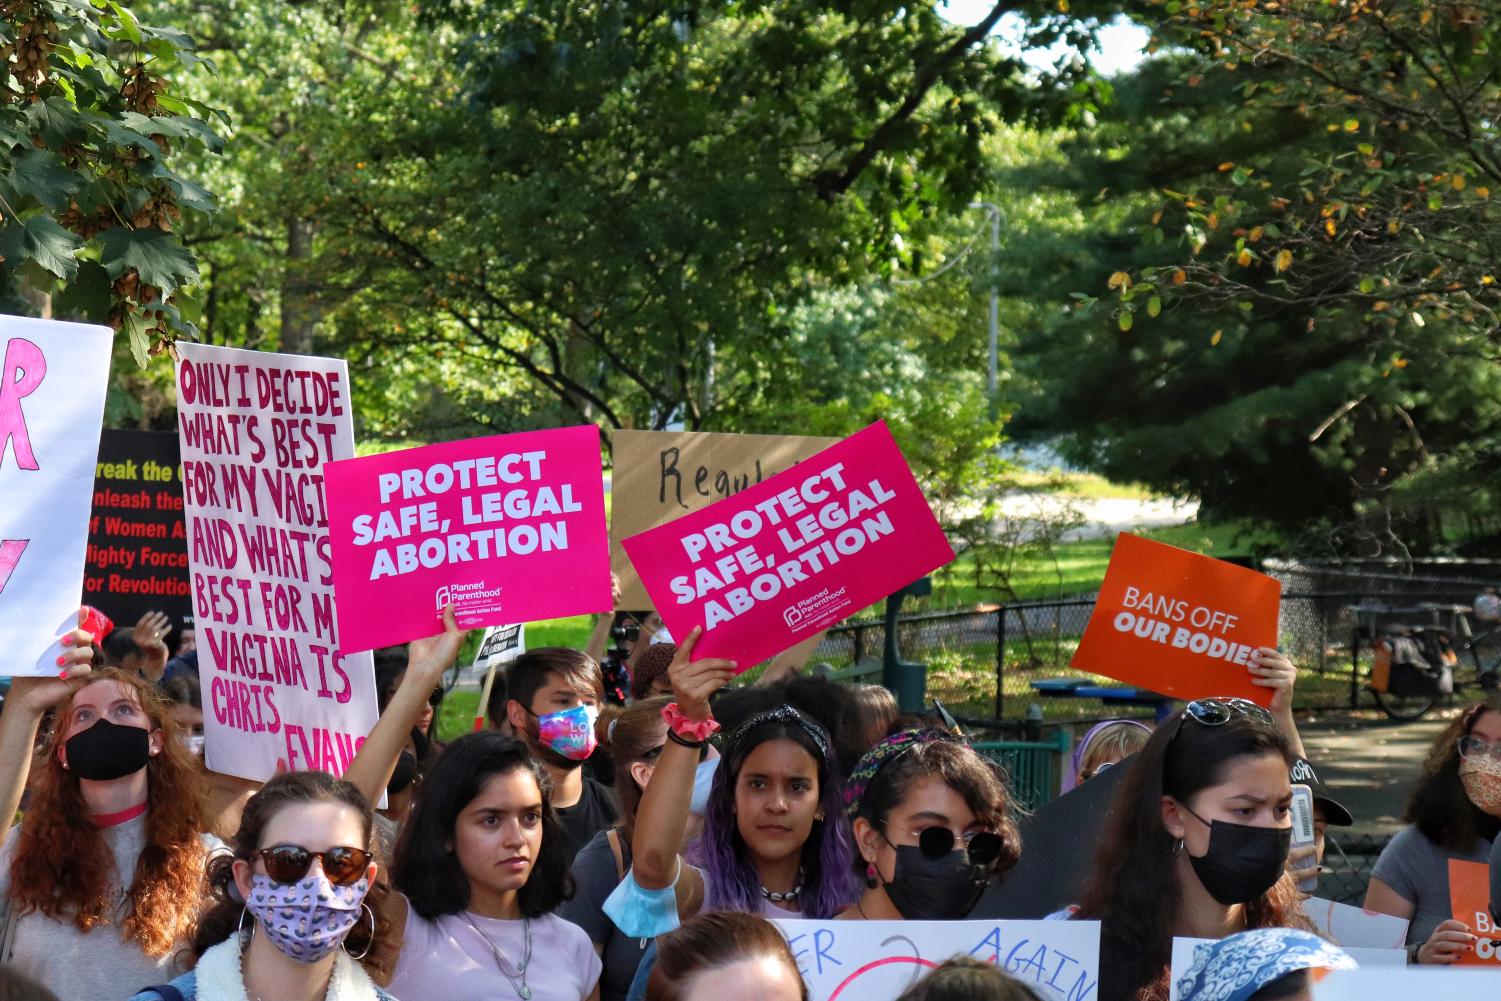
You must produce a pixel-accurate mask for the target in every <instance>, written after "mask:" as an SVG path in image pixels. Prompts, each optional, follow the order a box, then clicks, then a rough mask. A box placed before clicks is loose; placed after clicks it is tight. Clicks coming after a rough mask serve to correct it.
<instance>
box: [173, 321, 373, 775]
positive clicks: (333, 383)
mask: <svg viewBox="0 0 1501 1001" xmlns="http://www.w3.org/2000/svg"><path fill="white" fill-rule="evenodd" d="M177 354H178V358H179V361H178V365H177V416H178V428H179V431H180V433H181V436H182V472H183V499H184V500H185V501H186V514H187V522H188V566H189V568H190V573H191V581H192V588H193V615H194V620H195V626H196V628H197V637H198V676H199V680H200V683H201V684H202V687H203V727H204V736H205V737H206V738H207V741H206V746H205V754H206V756H207V757H206V760H207V763H208V767H209V768H211V769H213V770H214V771H217V772H224V773H227V774H229V775H238V776H240V777H242V778H247V779H257V780H265V779H269V778H271V776H272V775H274V774H275V772H276V767H277V763H278V762H282V763H284V764H285V765H286V767H287V768H289V769H291V770H293V771H298V770H303V769H307V770H321V771H326V772H331V773H333V774H334V775H341V774H343V772H344V769H345V768H347V767H348V766H349V762H350V761H352V760H353V759H354V755H355V751H356V750H358V749H359V746H360V745H361V744H363V743H364V742H365V735H366V734H368V733H369V732H370V728H371V727H373V726H374V725H375V721H376V719H377V718H378V715H379V714H378V713H377V711H376V701H375V671H374V668H373V667H372V664H371V658H370V655H369V654H352V655H351V654H346V653H345V652H344V650H343V648H342V647H341V646H340V643H339V634H338V624H337V622H338V620H337V616H336V614H335V612H334V591H333V576H332V569H331V567H330V566H329V559H330V557H329V540H328V514H327V508H326V506H325V500H324V490H323V470H324V466H325V464H326V463H328V462H331V461H333V460H334V459H342V458H348V457H349V456H352V455H353V454H354V425H353V422H352V420H351V417H350V409H349V396H348V389H349V379H348V372H347V370H346V368H345V365H344V362H343V361H338V360H334V359H331V358H309V357H304V356H300V355H279V354H263V353H261V352H258V351H241V350H238V349H234V348H216V347H208V346H205V345H201V344H189V343H183V342H179V343H178V345H177Z"/></svg>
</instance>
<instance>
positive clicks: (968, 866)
mask: <svg viewBox="0 0 1501 1001" xmlns="http://www.w3.org/2000/svg"><path fill="white" fill-rule="evenodd" d="M992 841H993V844H992ZM887 844H890V842H889V841H888V842H887ZM891 847H892V848H893V849H894V850H895V852H896V869H895V871H894V872H893V873H892V876H891V880H890V882H888V883H887V884H886V896H888V897H890V898H891V902H892V904H894V905H895V906H896V909H897V910H898V911H901V913H902V917H904V918H906V919H907V920H908V921H954V920H958V919H959V918H963V917H966V916H967V915H968V914H969V912H970V911H972V910H974V907H975V904H976V903H978V902H979V900H980V895H981V894H982V893H984V892H985V885H986V884H987V883H989V882H990V871H991V868H992V866H993V865H994V863H995V859H996V856H997V855H998V854H999V853H1000V838H999V837H998V836H997V835H994V834H977V835H975V841H974V843H973V844H972V845H971V847H970V849H969V850H967V851H965V850H960V851H954V833H953V832H952V831H950V830H948V829H947V828H943V827H930V828H928V829H927V830H926V831H923V832H922V834H921V835H920V836H919V844H917V845H892V846H891Z"/></svg>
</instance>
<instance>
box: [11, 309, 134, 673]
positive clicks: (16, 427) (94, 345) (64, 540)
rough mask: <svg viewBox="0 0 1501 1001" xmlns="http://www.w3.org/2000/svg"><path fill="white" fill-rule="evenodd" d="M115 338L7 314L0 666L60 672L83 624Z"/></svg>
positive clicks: (20, 670)
mask: <svg viewBox="0 0 1501 1001" xmlns="http://www.w3.org/2000/svg"><path fill="white" fill-rule="evenodd" d="M113 340H114V332H113V331H111V330H110V329H109V328H108V327H95V326H86V325H84V324H81V323H58V322H55V321H52V320H32V319H26V318H23V317H18V316H0V498H3V499H4V503H0V636H4V637H5V647H6V649H5V654H6V655H5V656H4V657H0V675H27V676H38V675H40V676H52V675H56V674H57V672H58V665H57V658H58V657H59V656H61V654H62V646H61V645H60V644H59V643H58V639H59V638H60V637H61V636H62V635H63V634H64V633H66V632H68V631H69V630H70V629H73V628H75V627H76V626H77V625H78V606H79V604H80V599H81V598H82V596H83V571H84V555H85V550H86V548H87V544H88V536H89V509H90V506H91V503H92V501H93V497H94V464H95V462H96V461H97V459H98V455H99V431H100V428H101V427H102V426H103V423H104V391H105V387H106V385H107V384H108V382H109V359H110V347H111V344H112V342H113Z"/></svg>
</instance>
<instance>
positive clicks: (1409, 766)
mask: <svg viewBox="0 0 1501 1001" xmlns="http://www.w3.org/2000/svg"><path fill="white" fill-rule="evenodd" d="M1458 712H1459V710H1457V709H1453V710H1445V711H1443V712H1442V713H1441V714H1440V713H1429V714H1428V716H1426V717H1425V718H1423V719H1421V720H1418V721H1417V722H1415V723H1391V722H1389V721H1387V720H1386V719H1385V717H1383V716H1376V715H1375V714H1360V715H1358V716H1357V715H1356V714H1352V713H1347V712H1342V713H1320V714H1318V715H1317V716H1315V717H1302V718H1300V719H1299V721H1298V730H1299V732H1300V733H1301V734H1302V736H1303V742H1304V744H1305V745H1306V746H1307V748H1308V754H1309V757H1310V758H1311V759H1312V760H1313V763H1314V766H1315V767H1316V768H1317V769H1318V771H1319V777H1320V778H1322V779H1323V780H1324V783H1325V785H1327V786H1328V787H1329V790H1330V792H1331V793H1333V794H1334V798H1335V799H1337V800H1339V801H1340V802H1341V803H1343V804H1344V805H1345V806H1346V807H1348V808H1349V810H1350V813H1351V814H1353V815H1354V817H1355V828H1354V830H1353V833H1357V834H1376V835H1380V834H1393V833H1395V832H1396V831H1397V830H1398V829H1399V828H1401V827H1402V826H1403V825H1402V819H1401V818H1402V811H1403V809H1404V808H1405V807H1406V805H1407V797H1408V795H1409V794H1410V793H1411V792H1412V788H1413V786H1414V785H1415V784H1416V782H1417V778H1418V775H1419V773H1420V772H1421V771H1422V767H1423V759H1424V758H1425V757H1426V756H1427V754H1428V748H1429V747H1430V746H1431V745H1432V744H1433V741H1434V739H1435V738H1436V737H1437V736H1438V734H1439V732H1440V731H1442V730H1443V729H1444V727H1445V726H1447V725H1448V723H1449V721H1450V720H1452V719H1453V718H1454V716H1455V715H1456V714H1457V713H1458Z"/></svg>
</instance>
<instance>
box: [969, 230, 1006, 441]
mask: <svg viewBox="0 0 1501 1001" xmlns="http://www.w3.org/2000/svg"><path fill="white" fill-rule="evenodd" d="M969 207H970V208H972V209H989V210H990V282H989V284H990V357H989V363H988V365H987V367H986V369H985V395H986V397H987V398H988V399H989V400H990V419H991V420H992V421H993V420H995V419H996V414H997V410H998V407H997V402H998V401H997V397H998V394H999V389H1000V327H1001V260H1000V257H1001V209H1000V206H998V205H995V204H992V203H991V202H971V203H970V206H969Z"/></svg>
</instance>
